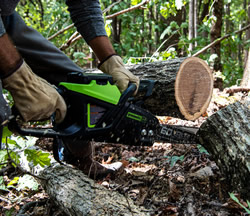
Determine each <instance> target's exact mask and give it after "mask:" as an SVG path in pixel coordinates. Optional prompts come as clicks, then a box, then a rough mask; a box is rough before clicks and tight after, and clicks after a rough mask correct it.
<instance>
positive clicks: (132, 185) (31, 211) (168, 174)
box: [0, 89, 249, 216]
mask: <svg viewBox="0 0 250 216" xmlns="http://www.w3.org/2000/svg"><path fill="white" fill-rule="evenodd" d="M248 94H249V93H247V92H242V91H240V92H237V93H227V90H224V91H223V92H222V91H219V90H218V89H215V90H214V94H213V98H212V101H211V104H210V106H209V108H208V110H207V113H206V114H205V115H204V116H203V117H200V118H199V119H198V120H196V121H194V122H190V121H184V120H180V119H176V118H171V117H167V116H164V117H159V120H160V121H161V122H162V123H164V124H166V123H167V124H178V125H186V126H194V127H199V126H200V125H201V124H202V123H203V122H204V121H205V120H206V118H207V117H208V116H210V115H212V114H213V113H215V112H216V111H218V110H219V109H221V108H223V107H226V106H227V105H229V104H230V103H233V102H235V101H237V100H241V99H242V98H244V97H246V96H247V95H248ZM37 145H39V147H40V148H43V149H44V150H46V151H49V152H51V150H52V146H51V142H48V141H47V140H46V139H43V140H40V141H39V142H37ZM95 152H96V154H95V155H96V160H98V161H100V162H102V163H112V162H115V161H122V163H123V165H124V169H123V170H122V171H121V172H120V173H119V175H117V176H116V178H115V179H111V178H110V177H109V176H107V177H106V178H104V179H102V180H99V181H97V183H99V184H101V185H103V186H104V187H106V188H109V189H110V190H115V191H118V192H120V193H121V194H124V195H125V196H127V197H130V198H131V199H132V200H134V202H135V204H137V205H142V206H144V207H145V208H148V209H153V212H152V215H159V216H163V215H172V216H177V215H201V216H203V215H204V216H205V215H206V216H212V215H215V216H225V215H247V213H246V211H245V210H244V209H243V208H242V207H240V205H238V204H237V203H236V202H235V201H233V200H232V199H231V198H230V195H229V193H232V192H234V194H235V195H236V196H237V197H238V198H239V200H240V202H241V203H242V204H243V205H245V206H246V203H245V202H244V201H243V200H242V199H241V198H240V194H237V192H235V191H231V190H230V188H229V187H228V186H227V184H226V182H225V179H224V178H223V176H222V175H221V174H220V171H219V169H218V167H217V166H216V164H215V162H214V161H213V160H212V159H211V156H210V155H209V154H208V153H207V152H206V150H205V149H204V148H203V147H202V146H200V145H184V144H175V145H174V144H171V143H155V144H154V145H153V146H151V147H135V146H125V145H116V144H105V145H104V144H102V143H96V149H95ZM14 171H15V170H14V169H12V170H9V171H8V172H5V173H4V180H5V181H6V183H8V182H10V181H11V180H12V176H13V175H12V174H13V173H12V172H14ZM15 175H16V174H15ZM21 212H23V214H20V213H21ZM18 213H19V214H18ZM0 215H6V216H9V215H19V216H20V215H33V216H43V215H44V216H45V215H46V216H49V215H51V216H52V215H53V216H56V215H57V216H64V214H63V213H62V212H60V210H58V209H57V207H56V206H54V204H53V203H52V202H51V200H50V199H49V197H48V195H47V194H46V193H45V192H44V191H43V189H42V188H41V186H39V187H38V189H37V190H32V189H23V190H21V191H20V190H16V189H15V188H13V189H11V190H8V191H7V192H6V191H1V189H0ZM131 215H133V214H132V213H131Z"/></svg>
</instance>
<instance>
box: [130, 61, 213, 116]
mask: <svg viewBox="0 0 250 216" xmlns="http://www.w3.org/2000/svg"><path fill="white" fill-rule="evenodd" d="M128 69H129V70H130V71H131V72H132V73H134V74H135V75H137V76H139V77H140V79H142V80H143V79H146V80H148V79H150V80H155V81H156V83H155V86H154V89H153V93H152V95H151V96H150V97H149V98H148V99H146V101H145V104H144V108H145V109H147V110H149V111H151V112H152V113H153V114H155V115H160V116H166V115H167V116H172V117H178V118H182V119H183V118H185V119H187V120H195V119H197V118H198V117H200V116H201V115H202V114H203V113H205V112H206V109H207V107H208V105H209V102H210V99H211V96H212V90H213V77H212V74H211V71H210V68H209V67H208V65H207V64H206V63H205V62H204V61H203V60H201V59H199V58H195V57H191V58H186V59H185V58H179V59H173V60H168V61H159V62H153V63H146V64H138V65H134V66H130V67H128ZM139 96H140V95H138V97H139Z"/></svg>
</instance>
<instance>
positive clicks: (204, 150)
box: [197, 145, 209, 155]
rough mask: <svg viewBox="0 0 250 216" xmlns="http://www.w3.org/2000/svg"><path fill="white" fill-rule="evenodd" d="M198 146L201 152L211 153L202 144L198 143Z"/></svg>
mask: <svg viewBox="0 0 250 216" xmlns="http://www.w3.org/2000/svg"><path fill="white" fill-rule="evenodd" d="M197 148H198V150H199V152H200V153H201V154H203V153H204V154H207V155H208V154H209V153H208V152H207V150H206V149H205V148H204V147H203V146H202V145H197Z"/></svg>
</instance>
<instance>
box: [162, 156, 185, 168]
mask: <svg viewBox="0 0 250 216" xmlns="http://www.w3.org/2000/svg"><path fill="white" fill-rule="evenodd" d="M165 158H167V159H168V160H169V161H170V167H174V165H175V164H176V163H177V161H183V160H184V155H182V156H165Z"/></svg>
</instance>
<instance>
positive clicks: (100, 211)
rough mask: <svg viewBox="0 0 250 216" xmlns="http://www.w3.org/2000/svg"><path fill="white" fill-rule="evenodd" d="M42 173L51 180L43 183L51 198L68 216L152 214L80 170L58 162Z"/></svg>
mask: <svg viewBox="0 0 250 216" xmlns="http://www.w3.org/2000/svg"><path fill="white" fill-rule="evenodd" d="M40 176H41V177H43V178H46V179H47V180H46V181H43V180H41V184H42V186H43V188H44V189H45V191H46V192H47V193H48V195H49V197H50V199H52V200H53V201H54V202H55V204H56V205H57V206H58V208H60V210H62V211H63V212H64V213H65V214H67V215H71V216H74V215H76V216H79V215H82V216H83V215H88V216H91V215H117V216H119V215H122V216H124V215H128V216H131V215H138V216H140V215H141V216H143V215H150V214H149V210H146V209H144V208H142V207H138V206H135V205H134V203H133V201H132V200H131V199H129V198H126V197H125V196H123V195H121V194H120V193H118V192H116V191H110V190H108V189H106V188H104V187H103V186H101V185H99V184H97V183H95V182H94V181H93V180H91V179H89V178H88V177H87V176H86V175H84V174H83V173H82V172H79V171H78V170H76V169H72V168H70V167H67V166H62V165H54V166H51V167H49V168H46V169H45V170H44V171H43V172H42V173H41V174H40Z"/></svg>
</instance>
